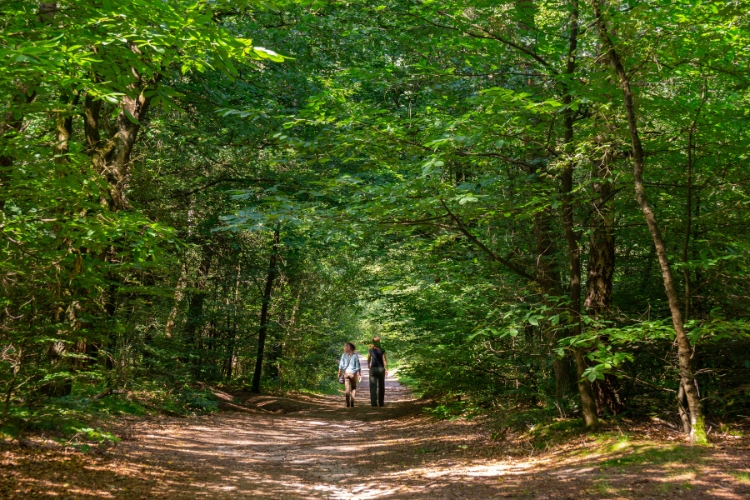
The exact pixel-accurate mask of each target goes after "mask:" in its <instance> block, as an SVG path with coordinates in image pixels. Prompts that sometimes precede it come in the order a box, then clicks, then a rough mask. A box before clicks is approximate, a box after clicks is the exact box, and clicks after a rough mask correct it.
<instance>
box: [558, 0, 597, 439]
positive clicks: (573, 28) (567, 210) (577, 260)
mask: <svg viewBox="0 0 750 500" xmlns="http://www.w3.org/2000/svg"><path fill="white" fill-rule="evenodd" d="M570 6H571V11H570V35H569V39H568V61H567V65H566V68H565V73H566V75H567V77H568V78H569V79H570V78H572V77H573V74H574V73H575V70H576V51H577V49H578V0H571V3H570ZM562 89H563V98H562V101H563V106H564V108H563V109H564V111H563V133H564V136H563V142H564V143H565V147H566V149H568V150H569V149H570V146H571V145H572V143H573V133H574V130H573V110H572V109H571V107H570V106H571V104H572V102H573V100H572V96H571V95H570V91H569V87H568V83H563V85H562ZM567 152H568V153H569V154H570V153H571V152H570V151H567ZM572 156H573V155H570V157H571V158H572ZM573 167H574V163H573V161H572V159H570V160H567V161H566V164H565V169H564V170H563V174H562V194H563V198H562V211H563V226H564V227H565V240H566V241H567V243H568V260H569V276H570V300H569V306H568V307H569V310H570V316H571V320H572V322H573V325H572V326H571V329H570V330H571V332H572V334H573V335H580V334H581V248H580V246H579V245H578V236H577V235H576V233H575V228H574V220H573V194H572V193H573ZM574 357H575V363H576V373H577V375H578V378H577V384H578V392H579V393H580V395H581V413H582V414H583V423H584V426H585V427H586V428H587V429H590V430H594V429H596V428H597V427H599V418H598V417H597V411H596V400H595V399H594V392H593V390H592V389H591V382H590V381H589V380H588V379H587V378H584V377H583V372H584V371H585V370H586V358H585V357H584V355H583V351H582V350H581V349H576V350H575V352H574Z"/></svg>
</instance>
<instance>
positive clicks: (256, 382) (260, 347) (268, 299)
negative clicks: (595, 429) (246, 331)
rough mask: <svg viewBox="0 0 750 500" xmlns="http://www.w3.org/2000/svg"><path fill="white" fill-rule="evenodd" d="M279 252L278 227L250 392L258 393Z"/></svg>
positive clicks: (273, 246) (263, 304) (261, 316)
mask: <svg viewBox="0 0 750 500" xmlns="http://www.w3.org/2000/svg"><path fill="white" fill-rule="evenodd" d="M278 251H279V227H278V226H276V230H275V231H274V232H273V244H272V246H271V259H270V262H269V263H268V275H267V276H266V288H265V290H264V291H263V303H262V304H261V307H260V327H259V328H258V355H257V356H256V358H255V373H254V374H253V384H252V388H251V390H252V391H253V392H256V393H258V392H260V375H261V373H262V372H263V350H264V349H265V347H266V333H267V332H268V306H269V305H270V303H271V291H273V282H274V280H275V279H276V274H277V269H276V260H277V257H278Z"/></svg>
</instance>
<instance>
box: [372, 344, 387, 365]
mask: <svg viewBox="0 0 750 500" xmlns="http://www.w3.org/2000/svg"><path fill="white" fill-rule="evenodd" d="M369 354H370V368H385V363H383V355H384V354H385V351H384V350H382V349H378V348H377V347H373V348H372V349H370V353H369Z"/></svg>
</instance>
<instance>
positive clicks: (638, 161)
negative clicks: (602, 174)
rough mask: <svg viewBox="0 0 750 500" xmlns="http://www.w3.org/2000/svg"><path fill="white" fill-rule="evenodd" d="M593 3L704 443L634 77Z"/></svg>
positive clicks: (697, 437) (697, 438)
mask: <svg viewBox="0 0 750 500" xmlns="http://www.w3.org/2000/svg"><path fill="white" fill-rule="evenodd" d="M591 4H592V7H593V10H594V17H595V18H596V25H597V29H598V32H599V39H600V41H601V43H602V45H603V47H604V50H605V52H606V54H607V56H608V57H609V61H610V63H611V64H612V67H613V68H614V70H615V72H616V74H617V78H618V79H619V82H620V88H621V89H622V94H623V100H624V104H625V112H626V116H627V122H628V131H629V133H630V142H631V147H632V154H633V180H634V185H635V197H636V200H637V202H638V205H639V207H640V208H641V212H643V217H644V218H645V219H646V225H647V226H648V230H649V233H651V239H652V240H653V242H654V247H655V248H656V255H657V257H658V260H659V267H660V268H661V275H662V280H663V281H664V290H665V292H666V295H667V301H668V302H669V310H670V312H671V315H672V324H673V326H674V329H675V336H676V340H677V358H678V363H679V368H680V378H681V380H682V385H683V387H684V390H685V396H686V398H687V401H688V407H689V409H690V426H691V429H690V440H691V441H692V442H693V443H700V444H704V443H707V442H708V439H707V436H706V429H705V421H704V417H703V407H702V404H701V400H700V396H699V395H698V390H697V389H696V387H695V376H694V375H693V367H692V366H691V361H690V358H691V355H692V347H691V345H690V339H688V336H687V332H686V331H685V327H684V324H683V319H682V311H680V304H679V299H678V298H677V289H676V287H675V283H674V279H673V277H672V267H671V265H670V263H669V256H668V254H667V247H666V245H665V243H664V238H663V237H662V234H661V230H660V229H659V224H658V223H657V220H656V215H655V214H654V211H653V209H652V208H651V204H650V203H649V201H648V197H647V196H646V187H645V185H644V183H643V169H644V167H645V155H644V151H643V145H642V144H641V139H640V134H639V131H638V119H637V115H636V109H635V101H634V97H633V92H632V90H631V87H630V77H629V76H628V74H627V72H626V71H625V67H624V66H623V64H622V61H621V60H620V57H619V55H618V53H617V50H616V49H615V46H614V44H613V43H612V40H611V39H610V37H609V33H608V30H607V24H606V22H605V20H604V17H603V16H602V12H601V8H600V6H599V0H592V1H591Z"/></svg>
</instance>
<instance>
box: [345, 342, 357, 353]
mask: <svg viewBox="0 0 750 500" xmlns="http://www.w3.org/2000/svg"><path fill="white" fill-rule="evenodd" d="M346 347H348V348H349V350H350V351H352V352H354V351H355V350H357V346H355V345H354V344H352V343H351V342H347V343H346Z"/></svg>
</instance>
